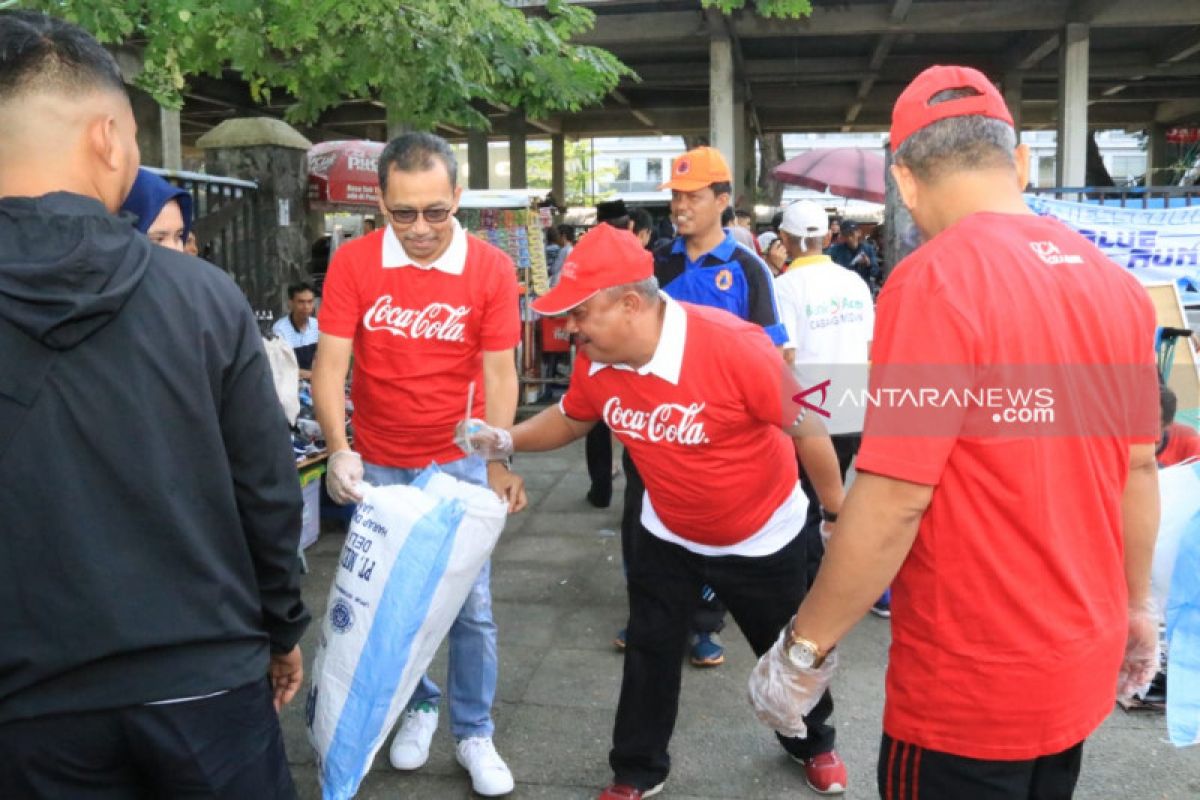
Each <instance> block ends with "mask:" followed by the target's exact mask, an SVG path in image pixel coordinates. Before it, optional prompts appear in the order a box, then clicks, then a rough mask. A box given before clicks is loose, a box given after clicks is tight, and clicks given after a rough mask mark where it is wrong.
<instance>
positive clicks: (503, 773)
mask: <svg viewBox="0 0 1200 800" xmlns="http://www.w3.org/2000/svg"><path fill="white" fill-rule="evenodd" d="M454 755H455V757H456V758H457V759H458V763H459V764H462V766H463V769H465V770H466V771H467V772H469V773H471V788H473V789H474V790H475V793H476V794H481V795H483V796H484V797H499V796H500V795H502V794H508V793H509V792H511V791H512V790H513V776H512V773H511V772H509V771H508V765H507V764H505V763H504V759H503V758H501V757H500V754H499V753H497V752H496V746H495V745H494V744H492V740H491V739H490V738H487V737H484V736H473V737H471V738H470V739H463V740H462V741H461V742H459V743H458V747H457V748H456V749H455V751H454Z"/></svg>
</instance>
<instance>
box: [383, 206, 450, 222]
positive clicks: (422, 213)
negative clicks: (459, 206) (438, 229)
mask: <svg viewBox="0 0 1200 800" xmlns="http://www.w3.org/2000/svg"><path fill="white" fill-rule="evenodd" d="M450 211H451V209H449V208H447V207H445V206H434V207H433V208H389V209H388V215H389V216H391V218H392V222H395V223H396V224H397V225H412V224H413V223H414V222H416V221H417V217H424V218H425V221H426V222H428V223H429V224H430V225H436V224H438V223H439V222H445V221H446V220H447V219H449V217H450Z"/></svg>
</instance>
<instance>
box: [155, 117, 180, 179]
mask: <svg viewBox="0 0 1200 800" xmlns="http://www.w3.org/2000/svg"><path fill="white" fill-rule="evenodd" d="M158 121H159V130H160V131H161V132H162V133H161V135H162V165H163V167H164V168H165V169H176V170H178V169H183V135H182V132H181V131H180V126H179V112H178V111H177V110H175V109H173V108H165V107H163V106H159V108H158Z"/></svg>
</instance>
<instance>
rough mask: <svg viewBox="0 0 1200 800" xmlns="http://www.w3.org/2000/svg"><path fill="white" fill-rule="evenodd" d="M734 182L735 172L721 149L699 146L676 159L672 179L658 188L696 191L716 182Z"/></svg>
mask: <svg viewBox="0 0 1200 800" xmlns="http://www.w3.org/2000/svg"><path fill="white" fill-rule="evenodd" d="M732 182H733V173H731V172H730V171H729V164H727V163H726V162H725V156H723V155H721V151H720V150H718V149H717V148H715V147H697V148H696V149H695V150H688V151H687V152H686V153H684V154H683V155H681V156H680V157H679V158H677V159H675V161H674V162H673V163H672V164H671V180H669V181H667V182H666V183H664V184H663V185H661V186H659V187H658V188H659V189H675V190H677V191H680V192H694V191H696V190H697V189H703V188H704V187H705V186H711V185H713V184H714V183H732Z"/></svg>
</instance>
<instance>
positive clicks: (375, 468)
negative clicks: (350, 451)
mask: <svg viewBox="0 0 1200 800" xmlns="http://www.w3.org/2000/svg"><path fill="white" fill-rule="evenodd" d="M438 467H439V468H440V469H441V470H442V471H443V472H445V473H447V474H449V475H451V476H453V477H455V478H458V479H459V480H463V481H466V482H468V483H473V484H476V485H478V486H487V485H488V482H487V465H486V464H484V462H483V459H481V458H479V456H467V457H466V458H461V459H459V460H458V461H451V462H450V463H448V464H438ZM420 473H421V470H419V469H405V468H401V467H384V466H380V465H378V464H367V463H364V464H363V479H364V480H365V481H366V482H367V483H369V484H372V485H374V486H393V485H396V484H404V485H407V484H410V483H412V482H413V481H414V480H415V479H416V477H417V475H419V474H420ZM491 572H492V569H491V562H490V561H489V562H487V563H485V564H484V565H483V569H482V570H480V571H479V577H478V578H476V579H475V584H474V585H473V586H472V587H471V593H470V594H469V595H467V600H466V602H465V603H463V607H462V609H461V610H460V611H459V612H458V617H457V618H456V619H455V620H454V624H453V625H452V626H451V627H450V636H449V639H450V666H449V669H448V672H449V687H448V688H449V694H450V730H451V731H452V732H453V733H454V738H455V739H456V740H462V739H467V738H470V737H474V736H483V737H488V738H490V737H491V735H492V733H493V731H494V730H495V726H494V725H493V724H492V701H494V700H495V698H496V677H497V673H498V671H499V658H498V656H497V654H496V622H495V621H494V620H493V619H492V590H491ZM441 696H442V692H441V690H440V689H438V687H437V684H435V683H434V682H433V681H431V680H429V676H428V675H423V676H422V677H421V682H420V683H419V684H417V688H416V690H415V691H413V696H412V698H411V699H410V700H409V701H408V707H409V708H412V707H413V706H415V705H417V704H418V703H432V704H433V705H435V706H436V705H437V704H438V701H439V700H440V699H441Z"/></svg>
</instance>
